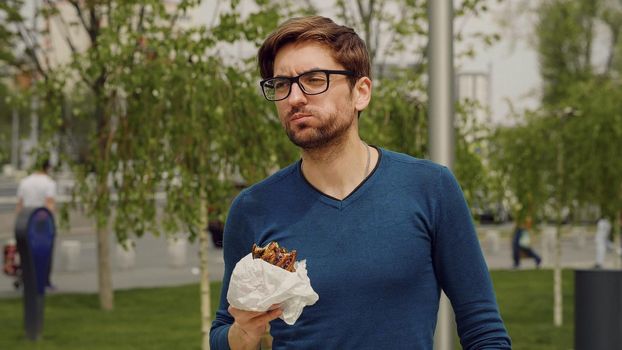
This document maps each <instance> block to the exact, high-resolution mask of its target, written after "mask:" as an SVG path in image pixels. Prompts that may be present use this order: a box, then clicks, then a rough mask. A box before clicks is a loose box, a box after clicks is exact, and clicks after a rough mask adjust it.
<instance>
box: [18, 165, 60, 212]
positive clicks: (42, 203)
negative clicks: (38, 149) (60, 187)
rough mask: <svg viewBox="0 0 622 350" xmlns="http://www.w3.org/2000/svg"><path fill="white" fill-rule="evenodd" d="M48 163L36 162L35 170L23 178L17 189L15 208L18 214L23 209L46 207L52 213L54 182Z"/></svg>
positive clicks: (53, 207)
mask: <svg viewBox="0 0 622 350" xmlns="http://www.w3.org/2000/svg"><path fill="white" fill-rule="evenodd" d="M50 168H51V166H50V161H49V159H44V160H42V161H40V162H38V164H37V167H36V170H35V171H34V172H33V173H32V174H30V175H28V176H26V177H25V178H23V179H22V180H21V181H20V182H19V185H18V187H17V207H16V208H15V211H16V213H17V214H19V212H20V211H22V209H23V208H39V207H46V208H48V209H49V210H50V211H51V212H52V213H53V212H54V209H55V207H56V181H54V180H53V179H52V178H51V177H50V175H49V172H50Z"/></svg>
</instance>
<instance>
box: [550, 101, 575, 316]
mask: <svg viewBox="0 0 622 350" xmlns="http://www.w3.org/2000/svg"><path fill="white" fill-rule="evenodd" d="M577 115H578V111H577V110H575V109H574V108H572V107H570V106H569V107H566V108H564V109H562V110H561V111H559V112H558V114H557V116H558V118H559V124H560V125H559V130H558V133H559V140H558V142H557V164H556V173H557V184H556V186H557V191H556V192H557V208H556V211H557V213H556V220H555V226H556V236H555V258H554V259H555V260H554V268H553V324H554V325H555V326H556V327H561V326H562V324H563V300H562V299H563V298H562V271H561V254H562V247H561V234H562V224H563V218H562V211H563V206H564V203H565V202H566V200H565V193H566V191H565V189H564V187H565V185H566V181H565V177H564V167H565V164H564V162H565V159H564V125H566V122H567V121H568V120H569V119H570V118H572V117H575V116H577Z"/></svg>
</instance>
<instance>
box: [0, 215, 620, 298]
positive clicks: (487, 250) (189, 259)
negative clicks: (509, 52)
mask: <svg viewBox="0 0 622 350" xmlns="http://www.w3.org/2000/svg"><path fill="white" fill-rule="evenodd" d="M490 230H495V231H497V232H501V234H500V237H498V238H496V239H494V238H492V235H489V234H488V231H490ZM510 231H511V226H509V225H506V226H484V227H479V228H478V232H479V236H480V237H481V244H482V249H483V252H484V254H485V257H486V261H487V263H488V266H489V268H490V269H510V268H512V255H511V246H510V239H509V237H508V234H509V232H510ZM9 237H10V236H8V235H6V234H0V243H2V244H4V242H5V241H6V239H8V238H9ZM542 238H543V235H539V236H537V237H535V238H534V245H533V247H534V248H535V250H536V251H537V252H538V254H541V255H542V256H543V258H544V260H543V268H548V267H551V265H552V261H553V258H552V256H550V255H547V254H546V251H543V249H542V248H543V245H542ZM65 241H78V242H80V247H81V249H80V254H79V257H78V260H77V264H74V266H70V265H69V261H68V258H67V254H66V253H64V252H63V249H62V246H63V242H65ZM197 244H198V243H197V242H195V243H190V242H188V243H187V253H186V256H185V260H186V261H185V264H184V265H183V266H181V267H174V266H172V265H171V263H172V259H171V257H170V255H169V252H168V249H169V246H168V242H167V240H166V238H164V237H154V236H151V235H145V236H144V237H142V238H140V239H137V240H136V249H135V262H134V264H133V266H132V267H125V266H124V260H123V254H122V252H121V253H119V252H117V249H116V244H114V242H113V238H112V237H111V246H110V247H111V260H112V272H113V274H112V278H113V286H114V288H115V289H128V288H137V287H157V286H173V285H181V284H188V283H198V282H199V275H198V269H197V266H198V261H199V259H198V246H197ZM562 252H563V254H562V259H561V260H562V266H564V267H566V268H591V267H592V266H593V264H594V254H595V248H594V241H593V228H592V229H591V230H590V229H589V228H588V229H586V232H585V233H584V238H583V239H582V240H578V239H577V238H576V237H575V236H572V235H564V236H563V238H562ZM208 264H209V271H210V279H211V280H221V279H222V275H223V269H224V263H223V258H222V250H221V249H218V248H216V247H214V246H213V245H212V244H211V242H210V248H209V251H208ZM534 266H535V264H534V262H533V260H527V261H523V262H522V265H521V268H522V269H532V268H534ZM69 267H73V268H74V269H73V271H68V268H69ZM605 267H606V268H619V267H620V260H619V258H617V257H616V256H615V255H614V254H609V255H608V257H607V262H606V266H605ZM96 269H97V251H96V246H95V235H94V234H93V232H92V229H89V228H88V227H82V228H79V227H78V228H75V229H72V233H69V234H67V233H65V234H60V235H59V236H58V237H57V240H56V244H55V253H54V265H53V274H52V281H53V283H54V284H55V286H56V287H57V290H56V291H54V292H53V293H96V292H97V270H96ZM12 283H13V279H12V278H11V277H8V276H6V275H3V274H2V275H0V298H2V297H20V296H21V291H15V290H14V288H13V285H12Z"/></svg>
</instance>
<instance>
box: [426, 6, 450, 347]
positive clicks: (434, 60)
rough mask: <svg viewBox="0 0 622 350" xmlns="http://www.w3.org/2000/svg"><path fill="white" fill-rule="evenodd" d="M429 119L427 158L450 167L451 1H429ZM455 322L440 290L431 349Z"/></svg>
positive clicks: (444, 343)
mask: <svg viewBox="0 0 622 350" xmlns="http://www.w3.org/2000/svg"><path fill="white" fill-rule="evenodd" d="M428 21H429V22H428V23H429V45H428V55H429V56H428V57H429V59H428V64H429V77H428V99H429V108H428V123H429V126H430V132H429V146H430V158H431V159H432V160H433V161H435V162H437V163H440V164H443V165H445V166H447V167H449V168H452V167H453V163H454V153H455V151H454V121H453V120H454V65H453V2H452V0H430V1H428ZM454 334H455V331H454V322H453V311H452V310H451V305H450V303H449V300H448V299H447V297H446V296H445V294H444V293H443V294H442V295H441V302H440V305H439V312H438V321H437V326H436V333H435V335H434V349H436V350H451V349H453V343H454V342H453V335H454Z"/></svg>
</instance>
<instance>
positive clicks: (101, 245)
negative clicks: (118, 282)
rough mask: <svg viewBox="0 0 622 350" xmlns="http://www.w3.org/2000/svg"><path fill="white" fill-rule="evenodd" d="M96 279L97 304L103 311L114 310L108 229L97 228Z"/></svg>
mask: <svg viewBox="0 0 622 350" xmlns="http://www.w3.org/2000/svg"><path fill="white" fill-rule="evenodd" d="M97 263H98V269H97V277H98V279H97V280H98V282H99V304H100V306H101V308H102V309H103V310H112V309H113V308H114V293H113V291H112V272H111V270H110V242H109V240H108V227H97Z"/></svg>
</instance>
